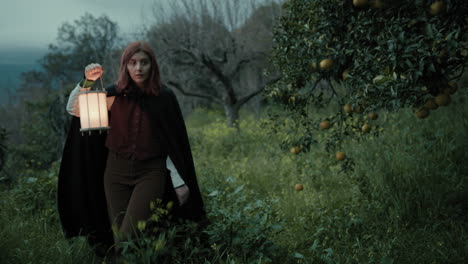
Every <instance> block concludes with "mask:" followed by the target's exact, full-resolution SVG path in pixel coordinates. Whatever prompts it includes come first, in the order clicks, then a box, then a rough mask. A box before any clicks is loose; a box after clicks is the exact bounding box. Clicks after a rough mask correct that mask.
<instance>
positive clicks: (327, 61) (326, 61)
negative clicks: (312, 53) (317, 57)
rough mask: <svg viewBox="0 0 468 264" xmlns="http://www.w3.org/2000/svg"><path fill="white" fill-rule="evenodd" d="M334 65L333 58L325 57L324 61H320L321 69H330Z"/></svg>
mask: <svg viewBox="0 0 468 264" xmlns="http://www.w3.org/2000/svg"><path fill="white" fill-rule="evenodd" d="M332 67H333V60H331V59H323V60H322V61H320V69H322V70H330V69H331V68H332Z"/></svg>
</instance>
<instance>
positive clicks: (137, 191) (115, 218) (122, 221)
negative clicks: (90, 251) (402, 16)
mask: <svg viewBox="0 0 468 264" xmlns="http://www.w3.org/2000/svg"><path fill="white" fill-rule="evenodd" d="M167 178H168V175H167V169H166V159H165V158H155V159H150V160H144V161H141V160H135V159H132V158H130V159H128V158H125V157H121V156H119V155H118V154H116V153H115V152H112V151H109V156H108V158H107V165H106V172H105V174H104V190H105V194H106V199H107V208H108V212H109V218H110V223H111V225H112V227H113V230H114V239H115V241H116V242H119V241H120V240H121V239H120V238H119V235H117V234H116V232H115V231H118V232H117V233H119V234H122V235H125V236H128V237H131V236H132V235H133V234H134V232H136V231H137V224H138V221H142V220H143V221H144V220H147V219H148V218H149V217H150V216H151V210H150V202H151V201H154V200H156V199H158V198H162V197H163V195H164V191H165V190H164V189H165V186H166V184H167V183H166V181H167Z"/></svg>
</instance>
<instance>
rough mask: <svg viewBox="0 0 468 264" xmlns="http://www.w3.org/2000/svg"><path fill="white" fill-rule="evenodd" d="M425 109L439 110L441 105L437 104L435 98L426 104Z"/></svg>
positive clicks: (428, 100)
mask: <svg viewBox="0 0 468 264" xmlns="http://www.w3.org/2000/svg"><path fill="white" fill-rule="evenodd" d="M424 107H425V108H427V109H429V110H436V109H437V108H439V105H437V104H436V101H435V100H434V98H429V99H427V101H426V103H425V104H424Z"/></svg>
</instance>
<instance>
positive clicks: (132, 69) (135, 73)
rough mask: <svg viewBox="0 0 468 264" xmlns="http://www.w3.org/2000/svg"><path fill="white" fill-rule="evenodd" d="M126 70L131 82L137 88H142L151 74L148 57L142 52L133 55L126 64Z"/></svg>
mask: <svg viewBox="0 0 468 264" xmlns="http://www.w3.org/2000/svg"><path fill="white" fill-rule="evenodd" d="M127 70H128V73H129V74H130V77H131V78H132V80H133V81H134V82H135V83H136V84H137V85H138V86H139V87H143V85H144V83H145V81H146V80H147V79H148V77H149V75H150V74H151V60H150V57H149V56H148V55H147V54H146V53H145V52H143V51H139V52H137V53H135V54H133V56H132V57H131V58H130V60H129V61H128V63H127Z"/></svg>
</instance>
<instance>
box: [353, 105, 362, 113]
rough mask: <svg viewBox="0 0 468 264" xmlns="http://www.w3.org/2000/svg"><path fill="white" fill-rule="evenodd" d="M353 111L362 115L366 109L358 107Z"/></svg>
mask: <svg viewBox="0 0 468 264" xmlns="http://www.w3.org/2000/svg"><path fill="white" fill-rule="evenodd" d="M353 111H354V112H356V113H358V114H360V113H362V112H363V111H364V108H362V106H360V105H358V106H356V107H354V109H353Z"/></svg>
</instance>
